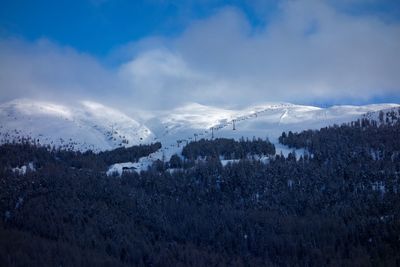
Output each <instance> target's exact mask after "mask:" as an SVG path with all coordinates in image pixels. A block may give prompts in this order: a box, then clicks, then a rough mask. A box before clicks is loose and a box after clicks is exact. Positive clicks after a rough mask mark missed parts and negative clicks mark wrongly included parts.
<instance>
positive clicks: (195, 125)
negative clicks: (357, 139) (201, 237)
mask: <svg viewBox="0 0 400 267" xmlns="http://www.w3.org/2000/svg"><path fill="white" fill-rule="evenodd" d="M399 107H400V105H398V104H376V105H366V106H333V107H330V108H319V107H313V106H303V105H294V104H289V103H266V104H264V105H257V106H251V107H248V108H245V109H240V110H232V109H223V108H217V107H210V106H204V105H200V104H196V103H191V104H187V105H185V106H183V107H179V108H176V109H173V110H169V111H160V112H153V117H152V118H150V119H147V120H146V121H145V122H144V125H142V124H140V123H138V122H137V121H136V120H134V119H132V118H131V117H129V116H127V115H126V114H124V113H122V112H120V111H117V110H115V109H111V108H109V107H106V106H104V105H101V104H98V103H93V102H80V103H79V105H78V106H75V107H71V106H65V105H58V104H54V103H49V102H40V101H33V100H28V99H18V100H14V101H11V102H8V103H5V104H2V105H0V141H1V142H6V141H12V140H17V141H18V140H19V139H21V137H31V138H32V139H34V140H39V142H40V143H41V144H50V145H55V146H58V147H60V146H61V147H66V148H71V149H75V150H87V149H92V150H94V151H100V150H107V149H113V148H116V147H119V146H132V145H136V144H141V143H143V144H145V143H151V142H154V141H159V142H161V144H162V149H160V150H159V151H157V152H155V153H153V154H152V155H150V156H149V157H145V158H142V159H141V160H140V161H139V162H138V163H133V164H134V165H135V166H134V167H135V168H136V169H137V170H138V171H140V170H141V169H146V168H147V166H149V165H150V164H152V162H153V161H154V160H156V159H161V160H163V159H164V160H168V159H169V158H170V156H171V155H173V154H175V153H177V154H180V152H181V149H182V147H183V146H184V145H185V144H186V143H187V142H190V141H192V140H196V139H201V138H211V137H212V136H214V138H218V137H225V138H235V139H239V138H241V137H245V138H253V137H260V138H266V137H268V138H269V140H270V141H272V142H273V143H274V144H275V145H276V147H277V152H278V153H280V152H281V151H282V152H283V153H284V154H287V153H288V152H289V151H290V150H288V149H287V148H286V147H284V146H282V145H280V144H279V143H278V141H277V139H278V137H279V136H280V134H281V133H282V131H289V130H290V131H302V130H305V129H319V128H321V127H324V126H328V125H332V124H335V123H336V124H340V123H343V122H350V121H352V120H356V119H358V118H362V117H363V116H364V117H365V116H366V115H364V114H369V115H368V116H369V117H374V118H375V117H376V118H378V114H379V111H380V110H392V109H397V108H399ZM233 124H235V130H233Z"/></svg>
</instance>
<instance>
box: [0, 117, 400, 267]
mask: <svg viewBox="0 0 400 267" xmlns="http://www.w3.org/2000/svg"><path fill="white" fill-rule="evenodd" d="M399 137H400V123H392V124H385V123H376V122H373V121H369V120H367V119H363V120H359V121H355V122H353V123H349V124H344V125H340V126H338V125H335V126H331V127H326V128H322V129H320V130H308V131H303V132H300V133H293V132H284V133H282V135H281V137H280V138H279V141H280V142H281V143H282V144H285V145H287V146H289V147H291V148H293V149H297V148H304V149H305V151H306V152H305V153H304V154H303V155H296V153H295V152H293V153H290V154H289V155H288V156H283V155H275V147H274V145H273V144H272V143H270V142H269V141H268V140H261V139H253V140H244V139H242V140H239V141H235V140H231V139H216V140H199V141H197V142H191V143H189V144H188V145H187V146H186V147H185V148H184V149H183V152H182V156H178V155H174V156H172V157H171V160H170V161H169V162H161V161H157V162H155V163H154V164H153V166H151V167H150V168H149V169H148V170H147V171H142V172H141V173H136V172H125V173H124V174H123V175H122V176H120V177H119V176H107V175H106V171H107V168H108V166H109V165H110V164H113V163H116V162H124V161H137V160H138V159H139V158H140V157H143V156H147V155H149V154H150V153H152V152H154V151H156V150H157V149H159V148H160V146H161V144H160V143H155V144H152V145H147V146H136V147H131V148H128V149H124V148H121V149H118V150H114V151H108V152H102V153H99V154H96V153H92V152H85V153H80V152H72V151H62V150H57V149H54V148H50V147H43V146H39V145H35V144H30V143H27V142H26V143H22V144H7V145H2V146H0V184H1V186H0V215H1V219H0V265H1V266H400V177H399V175H400V138H399ZM293 151H294V150H293ZM257 155H258V156H262V155H263V156H268V158H269V160H268V161H267V162H266V161H261V160H259V158H260V157H257ZM221 158H224V159H237V161H234V162H230V163H228V164H226V165H222V164H221V160H220V159H221ZM29 163H32V164H33V166H34V169H31V170H27V172H26V173H25V174H23V175H22V174H20V173H16V172H15V171H12V168H14V167H16V166H22V165H28V164H29Z"/></svg>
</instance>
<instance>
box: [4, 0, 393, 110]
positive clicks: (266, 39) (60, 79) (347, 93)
mask: <svg viewBox="0 0 400 267" xmlns="http://www.w3.org/2000/svg"><path fill="white" fill-rule="evenodd" d="M260 13H261V14H262V13H263V12H260ZM399 51H400V24H399V23H398V22H396V21H391V22H387V21H383V20H382V19H381V18H380V17H376V16H372V15H370V14H369V15H351V14H349V13H345V12H342V11H341V10H340V9H337V8H335V7H334V6H332V5H331V4H330V1H316V0H301V1H282V2H280V6H279V12H278V13H277V14H275V15H274V16H273V17H272V18H269V19H268V23H267V24H266V25H265V27H256V28H255V27H253V26H252V24H251V23H250V22H249V20H248V19H247V17H246V15H245V14H244V13H242V12H241V11H240V10H239V9H237V8H235V7H225V8H223V9H220V10H219V11H218V12H216V13H215V14H214V15H212V16H211V17H208V18H205V19H203V20H197V21H194V22H192V23H190V25H188V27H187V28H186V29H185V31H184V32H182V33H181V34H179V35H178V36H175V37H172V38H168V37H162V36H149V37H148V38H145V39H143V40H141V41H139V42H135V43H131V44H127V45H125V46H122V47H120V49H118V50H117V51H113V52H112V53H111V54H112V55H114V56H115V55H117V58H118V59H119V61H118V62H119V63H118V64H116V65H114V66H113V67H106V66H107V64H105V63H102V62H101V61H100V60H98V59H96V58H93V57H91V56H88V55H85V54H82V53H79V52H77V51H74V50H73V49H71V48H65V47H61V46H59V45H56V44H53V43H50V42H49V41H46V40H39V41H37V42H35V43H33V44H32V43H27V42H24V41H18V40H11V41H10V40H3V41H1V42H0V86H1V87H2V88H3V90H2V91H1V95H0V99H5V98H10V97H11V96H20V95H28V96H29V95H35V94H40V95H45V96H52V97H57V96H60V95H65V98H68V95H69V96H74V97H75V98H76V97H86V98H94V99H95V100H103V101H110V102H112V103H114V104H115V105H123V106H126V107H132V106H134V107H137V108H144V109H162V108H171V107H174V106H177V105H181V104H182V103H184V102H190V101H193V102H200V103H203V104H213V105H247V104H251V103H255V102H266V101H290V102H297V103H299V102H300V103H301V102H307V103H309V102H315V101H325V102H327V101H328V102H329V101H331V102H338V101H348V100H354V99H356V100H359V101H360V102H362V101H368V100H369V99H372V98H374V97H379V96H385V95H396V94H397V95H398V94H399V93H400V75H399V73H398V70H399V69H400V53H399ZM121 59H122V60H123V61H122V62H121ZM70 98H71V97H70Z"/></svg>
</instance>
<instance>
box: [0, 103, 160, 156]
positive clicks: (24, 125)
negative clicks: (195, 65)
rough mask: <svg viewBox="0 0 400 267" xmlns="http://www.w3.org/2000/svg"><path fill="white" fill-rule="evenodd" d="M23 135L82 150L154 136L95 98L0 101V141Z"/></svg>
mask: <svg viewBox="0 0 400 267" xmlns="http://www.w3.org/2000/svg"><path fill="white" fill-rule="evenodd" d="M22 137H24V138H26V137H29V138H31V139H33V140H35V141H38V142H39V143H40V144H46V145H47V144H48V145H54V146H56V147H64V148H71V149H74V150H81V151H84V150H88V149H91V150H94V151H100V150H108V149H113V148H116V147H119V146H132V145H135V144H139V143H149V142H151V140H152V139H154V136H153V134H152V132H151V131H150V130H149V129H148V128H147V127H145V126H143V125H140V124H139V123H138V122H137V121H135V120H134V119H132V118H130V117H128V116H127V115H125V114H123V113H121V112H119V111H117V110H114V109H111V108H109V107H106V106H104V105H101V104H98V103H94V102H88V101H84V102H81V103H80V104H79V105H78V106H77V107H69V106H65V105H59V104H54V103H49V102H41V101H34V100H29V99H17V100H14V101H11V102H8V103H5V104H2V105H0V142H2V143H4V142H10V141H13V140H15V141H19V140H20V139H21V138H22Z"/></svg>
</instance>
